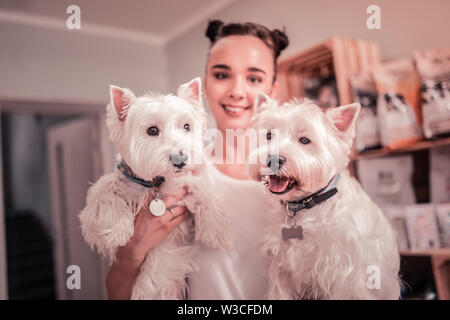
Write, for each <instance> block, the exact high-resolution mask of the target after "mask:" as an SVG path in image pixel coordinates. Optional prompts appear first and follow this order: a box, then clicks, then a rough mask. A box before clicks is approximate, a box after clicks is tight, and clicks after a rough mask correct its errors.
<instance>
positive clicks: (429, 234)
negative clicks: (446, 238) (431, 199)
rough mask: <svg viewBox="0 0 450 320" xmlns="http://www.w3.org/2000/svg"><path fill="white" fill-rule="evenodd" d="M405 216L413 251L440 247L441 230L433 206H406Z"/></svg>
mask: <svg viewBox="0 0 450 320" xmlns="http://www.w3.org/2000/svg"><path fill="white" fill-rule="evenodd" d="M405 215H406V225H407V227H408V236H409V241H410V245H411V249H432V248H439V247H440V240H439V230H438V227H437V223H436V215H435V211H434V205H433V204H416V205H412V206H406V207H405Z"/></svg>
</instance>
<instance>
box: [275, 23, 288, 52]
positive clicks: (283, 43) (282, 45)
mask: <svg viewBox="0 0 450 320" xmlns="http://www.w3.org/2000/svg"><path fill="white" fill-rule="evenodd" d="M272 38H273V41H274V43H275V44H276V48H275V50H276V57H278V56H279V55H280V53H281V51H283V50H284V49H286V47H287V46H288V45H289V38H288V37H287V35H286V33H285V32H284V31H280V30H278V29H275V30H273V31H272Z"/></svg>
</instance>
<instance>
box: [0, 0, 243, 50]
mask: <svg viewBox="0 0 450 320" xmlns="http://www.w3.org/2000/svg"><path fill="white" fill-rule="evenodd" d="M233 1H235V0H127V1H124V0H38V1H36V0H20V1H17V0H0V11H2V12H3V14H5V12H6V13H11V14H13V15H14V14H16V15H17V14H20V16H21V17H23V16H24V15H25V16H30V17H40V18H52V19H53V20H54V19H61V20H65V19H66V18H67V17H68V16H69V14H68V13H66V9H67V7H68V6H69V5H72V4H76V5H78V6H79V7H80V11H81V21H82V24H83V23H85V24H89V25H95V26H103V27H112V28H114V29H116V30H117V29H122V30H127V31H137V32H139V33H141V34H148V35H149V37H153V38H155V37H158V38H160V39H161V38H162V39H163V42H167V41H170V40H171V39H173V38H175V37H177V36H178V35H180V34H182V33H184V32H187V31H188V30H189V29H190V28H192V27H194V26H195V25H196V24H198V23H201V22H202V21H204V20H205V19H207V18H208V17H211V16H212V15H214V14H215V13H217V12H219V11H220V10H222V9H224V8H225V7H227V6H228V5H230V4H231V3H232V2H233ZM21 20H23V19H21Z"/></svg>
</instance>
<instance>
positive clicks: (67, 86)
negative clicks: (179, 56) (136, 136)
mask: <svg viewBox="0 0 450 320" xmlns="http://www.w3.org/2000/svg"><path fill="white" fill-rule="evenodd" d="M0 43H1V44H2V45H1V50H0V98H1V97H7V98H8V99H14V100H32V101H39V100H40V101H67V102H77V103H79V102H89V103H101V104H103V103H105V104H106V103H107V101H108V100H109V94H108V90H109V89H108V85H109V84H116V85H119V86H124V87H129V88H131V89H132V90H133V91H135V93H136V94H142V93H144V91H148V90H154V91H162V92H165V91H167V87H168V71H167V59H166V52H165V49H164V48H161V47H155V46H152V45H149V44H145V43H138V42H135V41H126V40H122V39H120V40H118V39H114V38H106V37H101V36H95V35H86V34H79V33H77V32H76V31H75V30H74V31H72V30H67V31H59V30H51V29H45V28H35V27H31V26H25V25H19V24H11V23H0Z"/></svg>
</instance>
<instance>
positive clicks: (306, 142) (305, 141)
mask: <svg viewBox="0 0 450 320" xmlns="http://www.w3.org/2000/svg"><path fill="white" fill-rule="evenodd" d="M299 141H300V142H301V143H303V144H308V143H310V142H311V140H309V139H308V138H307V137H301V138H300V139H299Z"/></svg>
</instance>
